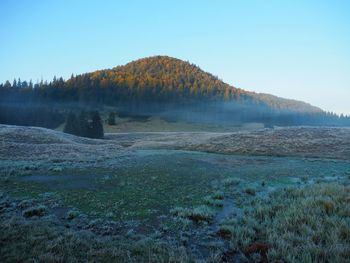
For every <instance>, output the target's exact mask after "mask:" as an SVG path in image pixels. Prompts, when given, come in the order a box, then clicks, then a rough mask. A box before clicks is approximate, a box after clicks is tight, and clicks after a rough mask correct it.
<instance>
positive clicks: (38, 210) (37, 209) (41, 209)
mask: <svg viewBox="0 0 350 263" xmlns="http://www.w3.org/2000/svg"><path fill="white" fill-rule="evenodd" d="M46 213H47V208H46V206H44V205H39V206H34V207H30V208H27V209H26V210H24V211H23V216H24V217H33V216H43V215H45V214H46Z"/></svg>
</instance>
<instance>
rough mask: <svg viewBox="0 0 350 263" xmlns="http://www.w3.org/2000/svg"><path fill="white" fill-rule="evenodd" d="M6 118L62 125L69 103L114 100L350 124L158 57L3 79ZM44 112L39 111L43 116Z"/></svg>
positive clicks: (141, 107)
mask: <svg viewBox="0 0 350 263" xmlns="http://www.w3.org/2000/svg"><path fill="white" fill-rule="evenodd" d="M0 105H1V110H0V122H1V123H7V124H19V125H33V126H44V127H48V128H55V127H57V126H58V125H59V124H60V123H62V122H63V121H64V119H66V118H67V117H68V115H69V114H68V113H69V111H67V109H73V110H76V109H79V110H81V109H89V110H99V109H101V108H103V107H104V106H113V107H115V108H116V109H117V110H118V111H119V112H121V113H122V112H123V113H127V114H132V115H136V116H137V115H144V114H147V115H151V116H160V117H163V118H166V119H169V120H172V121H173V120H174V121H176V120H184V121H189V122H211V123H223V124H225V123H230V124H242V123H247V122H260V123H264V124H265V126H273V125H279V126H293V125H330V126H350V117H349V116H344V115H337V114H334V113H330V112H325V111H323V110H321V109H319V108H317V107H314V106H311V105H310V104H307V103H304V102H300V101H295V100H288V99H283V98H279V97H275V96H272V95H267V94H258V93H254V92H249V91H245V90H242V89H240V88H236V87H234V86H230V85H228V84H226V83H224V82H222V81H221V80H219V79H218V78H217V77H215V76H213V75H212V74H210V73H207V72H204V71H202V70H201V69H200V68H199V67H197V66H196V65H194V64H190V63H189V62H185V61H182V60H179V59H175V58H171V57H166V56H156V57H149V58H144V59H140V60H137V61H133V62H130V63H128V64H126V65H124V66H118V67H115V68H112V69H108V70H99V71H95V72H92V73H85V74H81V75H76V76H74V75H72V76H71V77H70V78H69V79H67V80H64V79H63V78H62V77H61V78H56V77H54V78H53V80H52V81H50V82H47V81H40V82H37V83H35V84H33V82H32V81H21V80H20V79H17V80H16V79H15V80H14V81H13V82H12V83H11V82H10V81H6V82H5V83H3V84H0ZM37 113H38V114H37Z"/></svg>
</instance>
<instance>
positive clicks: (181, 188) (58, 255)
mask: <svg viewBox="0 0 350 263" xmlns="http://www.w3.org/2000/svg"><path fill="white" fill-rule="evenodd" d="M14 163H15V162H14ZM349 171H350V163H349V162H347V161H340V160H338V161H333V160H317V159H299V158H277V157H248V156H230V155H221V154H209V153H201V152H187V151H174V150H138V151H134V152H133V154H132V155H130V156H129V157H128V158H126V159H125V160H124V161H123V162H122V163H120V165H119V166H118V167H114V168H113V169H111V168H98V167H97V168H88V169H71V168H70V167H62V169H47V170H45V169H36V168H35V167H34V169H33V167H29V168H26V169H22V170H20V171H13V170H12V171H9V170H8V169H6V170H2V171H1V184H0V185H1V191H2V193H3V194H4V196H3V198H4V200H3V201H2V204H3V209H2V213H1V222H2V224H3V226H4V227H5V228H4V229H7V231H5V232H3V233H2V236H1V240H2V241H1V242H3V245H5V246H4V248H3V249H2V251H1V252H2V255H3V256H4V258H3V259H4V260H5V261H9V262H10V261H12V260H13V259H14V257H15V256H14V255H15V250H17V249H18V248H17V246H18V243H15V241H14V239H15V238H17V237H16V235H20V232H18V231H23V232H25V233H27V231H29V232H28V233H27V236H26V237H22V238H21V239H20V240H22V241H20V244H22V243H21V242H24V243H27V242H28V240H27V238H29V239H30V240H32V239H33V238H34V239H36V238H37V236H42V235H43V233H42V231H44V232H45V231H46V232H49V233H52V235H54V236H55V238H57V239H59V238H58V236H61V235H63V236H64V237H63V238H64V239H66V238H68V239H69V240H60V241H57V240H56V241H55V242H59V243H60V245H58V244H53V246H54V247H55V248H57V251H56V250H55V251H56V252H52V250H51V249H50V247H48V243H50V242H49V240H47V239H46V238H45V237H41V239H40V240H41V241H36V242H38V244H36V245H38V246H40V249H43V251H48V252H47V253H48V254H47V253H46V252H45V253H44V254H43V253H39V254H35V253H34V254H33V252H28V253H29V255H30V256H31V257H33V259H40V260H41V261H45V260H43V259H47V257H49V261H53V262H56V261H57V262H60V261H62V260H63V261H65V260H68V261H69V260H72V261H75V260H78V261H79V260H81V261H84V260H85V259H87V258H85V257H84V256H83V255H81V254H79V253H77V252H75V251H70V253H71V254H69V255H67V254H66V253H65V251H64V249H66V246H67V244H69V242H73V244H74V246H78V247H80V246H87V247H88V249H89V251H93V250H98V247H100V246H103V247H105V248H106V249H105V250H103V252H101V251H100V252H99V253H101V254H98V255H90V256H89V260H97V261H99V260H102V261H105V260H107V259H108V260H112V259H113V258H114V256H116V255H118V256H117V257H118V258H119V259H120V260H121V261H131V260H135V262H140V261H145V262H146V261H148V259H149V258H150V257H151V258H153V259H154V260H153V261H154V262H158V261H161V260H160V259H164V262H165V261H168V260H170V258H171V257H174V258H173V261H174V262H177V260H179V262H188V261H191V260H195V261H196V260H200V259H204V260H205V261H206V260H209V259H211V260H213V261H214V262H221V261H222V260H224V258H227V260H233V259H234V258H238V257H244V258H246V259H247V260H249V261H255V260H256V258H258V259H259V260H262V259H263V258H265V257H266V258H268V259H269V260H280V259H282V260H285V261H287V262H296V261H298V262H329V260H330V259H334V261H332V262H345V261H343V260H345V259H346V257H347V256H349V253H348V252H347V251H348V248H349V220H350V214H349V211H348V209H349V198H348V196H347V193H348V191H349V190H350V189H349V186H348V185H349V182H350V178H349ZM5 195H6V198H7V199H6V198H5ZM5 200H11V201H8V202H9V203H11V205H12V204H16V205H15V207H12V206H11V205H6V204H7V203H6V202H5ZM7 206H8V207H7ZM11 209H12V210H11ZM26 209H27V210H28V209H29V211H27V210H26ZM30 209H31V210H30ZM322 209H323V210H322ZM11 214H12V216H10V215H11ZM318 218H322V220H318ZM16 220H19V223H18V222H16ZM300 222H302V224H301V223H300ZM41 223H42V224H43V225H44V226H45V227H47V229H46V230H45V227H44V228H41V227H39V224H41ZM12 224H17V225H19V229H20V230H16V231H13V228H9V227H10V225H12ZM29 226H31V227H32V229H28V227H29ZM67 227H68V228H67ZM11 229H12V230H11ZM32 231H33V232H32ZM36 231H38V232H39V233H36ZM82 231H83V233H82ZM86 231H87V232H88V233H90V234H87V233H85V232H86ZM286 231H287V232H286ZM333 231H334V232H333ZM12 232H13V233H12ZM69 233H70V234H69ZM85 234H86V235H88V237H85V236H84V235H85ZM329 234H332V236H331V239H329V240H328V239H327V238H326V236H329ZM32 235H34V236H32ZM69 235H73V236H72V237H69ZM71 238H73V240H71ZM85 238H88V240H90V241H89V243H88V244H81V243H82V242H83V240H84V239H85ZM81 239H82V240H81ZM109 239H113V240H114V241H110V240H109ZM134 239H136V240H137V241H138V242H140V243H141V245H140V247H138V245H139V244H138V245H137V246H136V247H135V242H133V240H134ZM11 240H12V241H11ZM170 240H171V242H170ZM11 242H13V243H11ZM33 242H34V241H33ZM66 242H68V243H66ZM83 243H84V242H83ZM106 243H108V244H106ZM111 244H114V246H116V247H113V248H112V247H111ZM254 244H255V245H256V244H260V245H261V244H263V245H266V246H268V249H267V250H266V253H265V252H262V251H261V250H259V249H256V250H254V249H252V248H251V247H252V246H254ZM22 245H23V246H25V244H22ZM23 249H24V248H23ZM26 249H29V248H26ZM135 249H136V250H137V249H139V250H140V251H139V252H137V253H136V254H133V253H134V252H132V251H134V250H135ZM247 249H248V250H247ZM249 249H251V250H252V251H253V252H251V253H250V252H249ZM153 250H154V251H155V252H152V251H153ZM125 251H131V252H130V254H128V253H126V252H125ZM247 251H248V252H247ZM36 253H38V252H36ZM96 253H97V252H96ZM125 253H126V254H125ZM164 253H165V254H164ZM172 253H174V254H173V256H172ZM178 254H181V255H182V256H181V257H180V258H178V257H177V256H176V255H178ZM113 255H114V256H113ZM16 256H18V255H16ZM108 260H107V261H108ZM225 260H226V259H225ZM242 260H243V259H242Z"/></svg>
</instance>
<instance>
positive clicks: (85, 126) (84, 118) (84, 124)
mask: <svg viewBox="0 0 350 263" xmlns="http://www.w3.org/2000/svg"><path fill="white" fill-rule="evenodd" d="M78 125H79V132H78V135H79V136H82V137H89V119H88V115H87V114H86V112H85V111H84V110H82V111H81V112H80V114H79V117H78Z"/></svg>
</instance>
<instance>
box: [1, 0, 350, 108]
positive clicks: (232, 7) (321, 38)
mask: <svg viewBox="0 0 350 263" xmlns="http://www.w3.org/2000/svg"><path fill="white" fill-rule="evenodd" d="M0 11H1V15H0V34H1V39H0V82H4V81H5V80H7V79H10V80H11V82H12V80H13V78H15V77H16V78H18V77H20V78H21V79H22V80H24V79H26V80H29V79H32V80H33V81H34V82H35V81H36V80H37V79H40V78H41V77H42V78H43V79H52V77H53V76H54V75H56V76H63V77H64V78H67V77H69V76H70V74H71V73H74V74H78V73H83V72H88V71H93V70H96V69H104V68H111V67H114V66H116V65H121V64H124V63H127V62H129V61H131V60H135V59H138V58H141V57H146V56H152V55H169V56H173V57H177V58H180V59H184V60H188V61H190V62H193V63H195V64H197V65H198V66H200V67H201V68H202V69H204V70H206V71H209V72H211V73H213V74H214V75H217V76H219V78H221V79H223V80H224V81H225V82H227V83H229V84H233V85H235V86H237V87H240V88H243V89H246V90H251V91H257V92H263V93H271V94H275V95H278V96H282V97H287V98H294V99H299V100H303V101H307V102H310V103H312V104H314V105H316V106H320V107H322V108H323V109H325V110H331V111H335V112H337V113H341V112H343V113H346V114H350V1H347V0H343V1H340V0H328V1H322V0H314V1H313V0H290V1H286V0H285V1H284V0H276V1H263V0H256V1H253V0H236V1H234V0H227V1H225V0H218V1H212V0H210V1H209V0H208V1H205V0H198V1H196V0H192V1H191V0H173V1H170V0H168V1H167V0H163V1H162V0H159V1H154V0H147V1H146V0H144V1H141V0H140V1H136V0H128V1H126V0H125V1H121V0H120V1H117V0H116V1H107V0H103V1H98V0H96V1H92V0H90V1H89V0H85V1H83V0H80V1H74V0H57V1H49V0H46V1H45V0H42V1H39V0H32V1H26V0H22V1H19V0H1V1H0Z"/></svg>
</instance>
